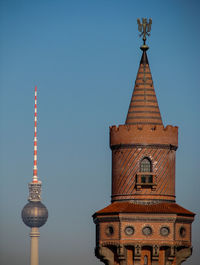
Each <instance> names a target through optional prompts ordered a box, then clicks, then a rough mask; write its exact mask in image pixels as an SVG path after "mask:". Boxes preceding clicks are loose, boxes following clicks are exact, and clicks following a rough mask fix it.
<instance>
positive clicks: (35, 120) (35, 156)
mask: <svg viewBox="0 0 200 265" xmlns="http://www.w3.org/2000/svg"><path fill="white" fill-rule="evenodd" d="M33 182H34V183H37V182H38V175H37V86H35V105H34V162H33Z"/></svg>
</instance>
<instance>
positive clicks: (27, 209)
mask: <svg viewBox="0 0 200 265" xmlns="http://www.w3.org/2000/svg"><path fill="white" fill-rule="evenodd" d="M47 218H48V210H47V208H46V206H45V205H44V204H42V203H41V202H40V201H39V202H29V203H27V204H26V205H25V206H24V208H23V210H22V220H23V222H24V223H25V224H26V225H27V226H29V227H41V226H43V225H44V224H45V223H46V221H47Z"/></svg>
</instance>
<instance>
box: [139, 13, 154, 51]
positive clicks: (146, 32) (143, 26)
mask: <svg viewBox="0 0 200 265" xmlns="http://www.w3.org/2000/svg"><path fill="white" fill-rule="evenodd" d="M137 23H138V30H139V32H141V33H140V35H139V36H140V37H141V36H143V46H142V47H143V48H144V47H147V48H148V46H147V45H146V39H147V38H146V36H150V31H151V24H152V19H151V18H150V19H149V22H147V18H142V23H141V22H140V19H139V18H138V19H137Z"/></svg>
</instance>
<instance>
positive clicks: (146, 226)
mask: <svg viewBox="0 0 200 265" xmlns="http://www.w3.org/2000/svg"><path fill="white" fill-rule="evenodd" d="M145 228H150V230H151V233H150V234H149V235H147V234H145V233H144V229H145ZM142 234H143V235H144V236H152V235H153V228H152V227H151V226H150V225H145V226H144V227H143V228H142Z"/></svg>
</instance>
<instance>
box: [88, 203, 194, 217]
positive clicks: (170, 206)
mask: <svg viewBox="0 0 200 265" xmlns="http://www.w3.org/2000/svg"><path fill="white" fill-rule="evenodd" d="M119 213H141V214H142V213H144V214H177V215H186V216H194V215H195V214H194V213H193V212H191V211H188V210H187V209H185V208H183V207H181V206H180V205H178V204H176V203H158V204H149V205H144V204H135V203H133V202H113V203H111V204H110V205H108V206H107V207H105V208H104V209H102V210H100V211H98V212H96V213H95V214H94V215H93V216H94V217H95V216H97V215H98V216H99V215H108V214H119Z"/></svg>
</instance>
